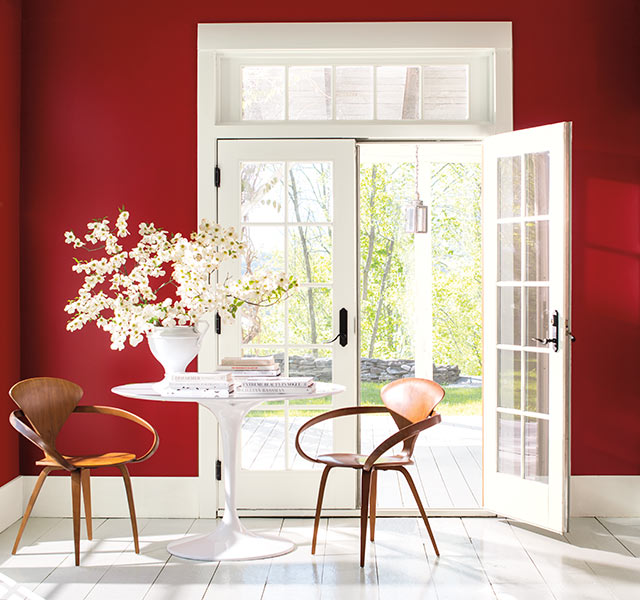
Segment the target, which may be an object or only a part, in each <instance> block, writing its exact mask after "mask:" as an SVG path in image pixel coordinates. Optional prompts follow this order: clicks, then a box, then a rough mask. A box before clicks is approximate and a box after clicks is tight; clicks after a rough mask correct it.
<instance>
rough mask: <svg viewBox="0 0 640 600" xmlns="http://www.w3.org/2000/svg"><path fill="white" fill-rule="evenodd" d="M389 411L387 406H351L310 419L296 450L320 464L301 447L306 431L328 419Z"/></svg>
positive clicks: (302, 430)
mask: <svg viewBox="0 0 640 600" xmlns="http://www.w3.org/2000/svg"><path fill="white" fill-rule="evenodd" d="M388 412H389V411H388V409H387V407H386V406H349V407H347V408H336V409H334V410H329V411H327V412H325V413H322V414H321V415H318V416H317V417H313V419H309V420H308V421H307V422H306V423H305V424H304V425H303V426H302V427H300V429H298V433H297V434H296V450H297V452H298V454H299V455H300V456H302V458H305V459H307V460H308V461H310V462H315V463H317V462H320V461H319V460H316V459H315V458H311V457H310V456H309V455H308V454H306V453H305V452H304V450H303V449H302V447H301V446H300V436H301V435H302V433H303V432H304V431H306V430H307V429H309V427H313V426H314V425H317V424H318V423H321V422H322V421H327V420H328V419H337V418H338V417H347V416H351V415H361V414H371V413H388Z"/></svg>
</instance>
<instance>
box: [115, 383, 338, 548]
mask: <svg viewBox="0 0 640 600" xmlns="http://www.w3.org/2000/svg"><path fill="white" fill-rule="evenodd" d="M152 386H153V384H152V383H131V384H127V385H119V386H117V387H114V388H112V390H111V391H112V392H113V393H114V394H118V395H119V396H124V397H126V398H136V399H139V400H156V401H167V402H197V403H198V404H200V405H202V406H204V407H206V408H208V409H209V410H210V411H211V412H212V413H213V414H214V415H215V417H216V419H217V420H218V423H219V424H220V435H221V438H222V452H223V456H224V461H223V481H224V516H223V518H222V522H221V523H220V524H219V525H218V526H217V527H216V529H214V530H213V531H212V532H211V533H205V534H199V535H194V536H188V537H186V538H183V539H180V540H175V541H173V542H170V543H169V544H168V546H167V550H168V551H169V552H170V553H171V554H174V555H175V556H179V557H181V558H190V559H193V560H207V561H218V560H253V559H259V558H272V557H274V556H280V555H282V554H287V553H288V552H291V551H292V550H293V549H294V548H295V544H294V543H293V542H290V541H289V540H286V539H284V538H281V537H276V536H267V535H259V534H257V533H254V532H252V531H249V530H247V529H246V528H245V527H244V526H243V525H242V523H241V522H240V519H239V518H238V510H237V508H236V477H237V473H238V442H239V440H240V433H241V429H242V419H243V418H244V416H245V415H246V414H247V413H248V412H249V411H250V410H251V409H252V408H255V407H256V406H258V405H259V404H261V403H262V402H268V401H273V400H280V399H282V398H283V397H286V398H288V399H289V400H296V399H301V398H309V399H311V398H323V397H325V396H331V395H334V394H339V393H341V392H343V391H344V389H345V388H344V386H342V385H337V384H333V383H316V390H315V392H314V393H312V394H309V393H306V392H303V391H301V392H300V394H299V395H291V394H287V395H286V396H283V395H282V394H273V395H267V394H259V395H258V394H253V395H238V396H231V397H229V398H188V397H185V398H177V397H175V396H172V397H163V396H160V394H158V393H157V392H154V390H153V387H152Z"/></svg>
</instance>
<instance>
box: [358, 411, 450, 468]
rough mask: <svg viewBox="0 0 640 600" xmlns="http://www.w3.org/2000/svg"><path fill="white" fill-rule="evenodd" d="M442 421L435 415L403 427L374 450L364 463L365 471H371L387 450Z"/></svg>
mask: <svg viewBox="0 0 640 600" xmlns="http://www.w3.org/2000/svg"><path fill="white" fill-rule="evenodd" d="M440 421H442V417H441V416H440V415H439V414H438V413H434V414H432V415H431V416H430V417H427V418H426V419H424V420H423V421H418V422H417V423H413V424H412V425H408V426H407V427H403V428H402V429H400V430H398V431H396V433H394V434H393V435H392V436H390V437H388V438H387V439H386V440H384V442H382V443H381V444H380V445H379V446H378V447H377V448H375V449H374V451H373V452H372V453H371V454H369V456H368V457H367V460H366V461H365V463H364V467H363V468H364V470H365V471H370V470H371V468H372V467H373V465H374V463H375V462H376V460H378V459H379V458H380V457H381V456H382V455H383V454H384V453H385V452H386V451H387V450H389V449H390V448H393V447H394V446H395V445H396V444H399V443H400V442H404V440H406V439H409V438H412V437H413V436H415V435H418V434H419V433H420V432H421V431H424V430H425V429H428V428H429V427H433V426H434V425H437V424H438V423H440Z"/></svg>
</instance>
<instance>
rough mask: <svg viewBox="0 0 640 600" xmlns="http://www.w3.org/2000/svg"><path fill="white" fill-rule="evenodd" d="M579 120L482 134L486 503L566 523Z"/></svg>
mask: <svg viewBox="0 0 640 600" xmlns="http://www.w3.org/2000/svg"><path fill="white" fill-rule="evenodd" d="M570 144H571V124H570V123H557V124H554V125H546V126H543V127H535V128H532V129H526V130H521V131H514V132H512V133H505V134H501V135H496V136H492V137H489V138H487V139H485V140H484V143H483V170H484V174H483V195H484V201H483V253H484V274H483V285H484V373H485V380H484V399H483V403H484V409H483V410H484V458H483V463H484V505H485V507H486V508H488V509H490V510H492V511H495V512H496V513H498V514H499V515H504V516H507V517H511V518H514V519H517V520H520V521H523V522H527V523H531V524H533V525H536V526H539V527H543V528H546V529H549V530H554V531H557V532H564V531H566V530H567V524H568V493H569V491H568V479H569V352H570V339H571V334H570V332H569V307H570V288H569V281H570V271H569V269H570V244H571V240H570V188H571V180H570V164H571V163H570V151H571V147H570Z"/></svg>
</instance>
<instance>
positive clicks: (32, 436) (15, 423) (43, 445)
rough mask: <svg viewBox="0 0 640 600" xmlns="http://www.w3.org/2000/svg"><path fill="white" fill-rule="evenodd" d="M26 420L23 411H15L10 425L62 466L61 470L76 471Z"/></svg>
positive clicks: (10, 417)
mask: <svg viewBox="0 0 640 600" xmlns="http://www.w3.org/2000/svg"><path fill="white" fill-rule="evenodd" d="M26 420H27V418H26V417H25V416H24V413H23V412H22V411H21V410H14V411H13V412H12V413H11V414H10V415H9V423H11V425H12V427H13V428H14V429H15V430H16V431H17V432H18V433H20V434H21V435H23V436H24V437H26V438H27V439H28V440H29V441H30V442H31V443H32V444H34V445H36V446H38V448H40V450H42V451H43V452H44V454H45V456H48V457H50V458H53V459H54V460H55V461H56V462H57V463H58V464H59V465H60V468H62V469H65V471H75V470H76V467H74V466H73V465H72V464H71V463H70V462H69V461H68V460H67V459H66V458H65V457H64V456H62V454H60V453H59V452H58V451H57V450H56V449H55V448H53V447H52V446H50V445H49V444H47V442H45V441H44V440H43V439H42V438H41V437H40V436H39V435H38V434H37V433H36V432H35V431H34V430H33V429H31V427H29V425H27V423H25V421H26Z"/></svg>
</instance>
